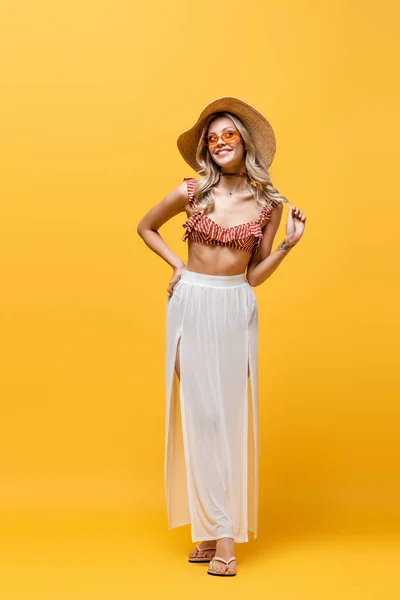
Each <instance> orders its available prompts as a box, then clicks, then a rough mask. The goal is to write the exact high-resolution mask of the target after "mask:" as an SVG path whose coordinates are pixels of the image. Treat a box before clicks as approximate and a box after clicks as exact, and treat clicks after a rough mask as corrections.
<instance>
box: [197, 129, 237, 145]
mask: <svg viewBox="0 0 400 600" xmlns="http://www.w3.org/2000/svg"><path fill="white" fill-rule="evenodd" d="M239 137H240V133H239V132H238V130H237V129H227V130H226V131H224V133H222V134H221V135H217V134H216V133H210V134H209V135H205V136H203V146H209V147H212V146H216V145H217V144H218V140H219V139H220V138H221V140H223V141H224V142H225V144H229V143H230V142H235V141H236V140H237V139H239Z"/></svg>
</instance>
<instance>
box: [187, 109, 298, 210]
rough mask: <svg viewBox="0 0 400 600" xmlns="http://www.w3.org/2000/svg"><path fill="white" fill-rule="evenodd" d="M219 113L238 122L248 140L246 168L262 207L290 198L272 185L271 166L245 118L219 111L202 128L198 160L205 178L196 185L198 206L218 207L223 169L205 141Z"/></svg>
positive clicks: (253, 191)
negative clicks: (216, 194)
mask: <svg viewBox="0 0 400 600" xmlns="http://www.w3.org/2000/svg"><path fill="white" fill-rule="evenodd" d="M216 117H229V118H230V119H232V121H233V122H234V124H235V126H236V128H237V130H238V131H239V133H240V135H241V136H242V139H243V141H244V146H245V148H246V149H247V150H245V162H246V171H247V175H248V177H249V179H250V185H249V189H250V191H251V192H252V194H253V196H254V198H255V200H256V205H257V207H258V208H260V209H261V208H263V207H264V206H266V205H268V204H270V203H271V201H272V200H275V201H276V200H278V201H283V202H286V203H287V204H289V205H290V202H289V200H288V199H287V198H285V196H281V194H280V193H279V192H278V190H277V189H276V188H275V187H274V186H273V185H272V182H271V178H270V175H269V172H268V168H267V166H266V164H265V163H264V161H263V159H262V157H261V156H260V154H259V152H258V149H257V147H256V144H255V142H254V139H253V138H252V136H251V134H250V132H249V130H248V129H247V127H246V126H245V125H244V124H243V122H242V121H241V120H240V119H239V117H237V116H236V115H234V114H232V113H230V112H216V113H213V114H212V115H210V116H209V117H208V119H207V120H206V121H205V123H204V127H203V129H202V131H201V136H200V140H199V143H198V146H197V150H196V160H197V162H198V163H199V165H200V166H201V170H200V174H202V175H201V179H200V180H199V181H198V182H197V184H196V188H195V201H196V206H197V207H198V209H199V210H200V211H201V210H203V209H204V210H208V209H213V208H214V199H213V196H212V189H213V187H214V186H215V185H216V184H217V183H218V181H219V178H220V173H221V169H220V167H219V166H218V165H217V164H216V163H215V162H214V160H213V159H212V157H211V155H210V152H209V150H208V148H207V146H204V145H203V143H202V139H203V137H204V136H205V135H206V133H207V130H208V126H209V125H210V123H211V121H213V120H214V119H215V118H216Z"/></svg>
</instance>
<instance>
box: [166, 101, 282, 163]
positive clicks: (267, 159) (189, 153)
mask: <svg viewBox="0 0 400 600" xmlns="http://www.w3.org/2000/svg"><path fill="white" fill-rule="evenodd" d="M224 111H228V112H231V113H233V114H234V115H236V116H237V117H239V119H240V120H241V121H242V122H243V124H244V125H245V126H246V127H247V129H248V130H249V132H250V135H251V136H252V138H253V140H254V143H255V145H256V147H257V150H258V152H259V154H260V156H261V158H262V160H263V162H264V163H265V165H266V167H267V168H268V167H269V166H270V165H271V163H272V161H273V159H274V156H275V152H276V139H275V134H274V131H273V129H272V126H271V124H270V123H269V121H267V119H266V118H265V117H264V116H263V115H262V114H261V113H260V112H259V111H258V110H256V109H255V108H254V107H253V106H251V105H250V104H248V103H247V102H244V101H243V100H239V98H234V97H232V96H222V97H221V98H216V99H215V100H213V101H212V102H210V103H209V104H207V105H206V106H205V107H204V108H203V110H202V111H201V113H200V115H199V117H198V119H197V121H196V123H195V124H194V125H193V126H192V127H191V128H190V129H188V130H187V131H184V132H183V133H181V135H180V136H179V137H178V139H177V146H178V149H179V152H180V153H181V155H182V157H183V158H184V160H185V161H186V162H187V163H188V164H189V165H190V166H191V167H192V168H193V169H194V171H196V172H197V173H199V172H200V171H201V166H200V165H199V163H198V162H197V160H196V151H197V146H198V144H199V141H200V135H201V131H202V129H203V126H204V123H205V121H206V119H207V118H208V117H209V116H210V115H211V114H213V113H215V112H224Z"/></svg>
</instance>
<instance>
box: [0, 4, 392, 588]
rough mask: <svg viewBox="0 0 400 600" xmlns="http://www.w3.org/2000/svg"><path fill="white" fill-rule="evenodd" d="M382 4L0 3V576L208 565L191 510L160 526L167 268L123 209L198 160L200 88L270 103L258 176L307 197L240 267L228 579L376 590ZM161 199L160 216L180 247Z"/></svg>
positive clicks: (385, 434) (384, 229)
mask: <svg viewBox="0 0 400 600" xmlns="http://www.w3.org/2000/svg"><path fill="white" fill-rule="evenodd" d="M398 13H399V10H398V6H397V4H396V3H395V2H388V1H383V2H380V3H378V4H377V3H373V2H361V1H353V2H348V1H347V0H341V1H339V2H334V3H332V2H327V1H324V2H317V1H316V0H314V1H310V0H308V1H307V0H303V1H299V0H297V1H296V0H284V1H281V2H270V1H267V2H262V1H261V0H249V1H248V2H247V3H243V2H238V1H237V0H231V1H230V2H211V1H210V0H206V1H204V2H193V3H189V2H183V1H175V2H169V3H164V2H145V3H143V4H140V5H139V4H136V3H133V2H128V1H122V0H114V1H113V2H111V0H103V1H101V0H100V1H99V0H97V1H94V0H92V1H85V0H84V1H82V0H80V1H79V2H77V1H75V0H70V1H69V2H65V1H64V2H63V1H59V2H50V1H49V0H47V1H44V0H38V1H37V2H29V1H27V0H21V1H16V2H3V3H2V6H1V18H0V51H1V56H2V60H1V67H0V97H1V101H0V105H1V110H0V122H1V150H0V152H1V155H0V159H1V165H0V169H1V177H0V190H1V215H0V228H1V236H0V239H1V242H0V243H1V256H0V261H1V288H2V291H1V299H0V303H1V304H0V306H1V311H0V315H1V323H0V326H1V339H2V353H1V354H2V355H1V390H0V391H1V398H2V416H1V436H0V453H1V466H0V520H1V523H0V525H1V530H2V540H3V541H2V544H1V549H0V552H1V556H0V559H1V560H0V562H1V564H2V565H3V567H4V576H3V575H2V578H1V583H0V588H4V590H2V591H4V593H3V594H2V595H3V597H4V598H5V599H6V598H7V600H9V599H11V598H28V597H29V598H36V597H37V598H45V597H46V598H47V597H49V598H52V599H53V600H59V599H64V598H68V599H70V598H72V597H74V598H78V597H79V598H81V597H82V598H96V600H97V599H100V598H113V599H114V598H119V599H122V598H128V597H131V596H132V595H135V594H136V593H138V589H139V587H138V586H143V589H142V590H141V592H140V593H141V596H143V597H160V598H161V597H162V598H169V597H171V598H172V597H174V598H175V597H180V594H181V595H182V597H187V596H188V594H189V593H190V595H191V597H196V595H197V594H198V595H199V597H200V594H204V593H205V592H206V593H208V590H207V588H206V586H211V585H216V582H218V580H217V579H216V578H210V577H206V575H205V571H206V568H207V566H206V565H191V564H189V563H187V559H186V554H187V553H188V552H189V551H190V550H191V548H192V547H193V544H192V543H191V538H190V527H189V526H185V527H181V528H178V529H174V530H172V531H167V529H166V527H167V524H166V513H165V503H164V488H163V458H164V456H163V453H164V418H165V415H164V402H165V398H164V343H165V331H164V327H165V308H166V299H167V294H166V288H167V284H168V281H169V278H170V277H171V276H172V269H171V267H170V266H169V265H168V264H167V263H165V262H164V261H163V260H162V259H160V257H158V256H157V255H156V254H154V253H153V252H151V250H150V249H149V248H148V247H147V246H146V245H145V244H144V243H143V241H142V240H141V238H139V236H138V235H137V233H136V226H137V223H138V221H139V220H140V219H141V217H142V216H143V215H144V214H145V213H146V212H147V211H148V210H149V209H150V208H151V206H153V205H154V204H155V203H157V202H159V201H160V200H161V199H162V198H163V196H164V195H165V194H166V193H167V192H168V191H169V190H170V189H172V188H173V187H175V186H176V185H178V184H179V183H180V182H181V181H182V179H183V177H188V176H196V173H195V172H193V171H192V170H191V168H190V167H189V166H188V165H187V164H186V163H185V162H184V161H183V159H182V157H181V156H180V154H179V152H178V150H177V147H176V139H177V137H178V135H179V134H180V133H181V132H182V131H184V130H186V129H188V128H189V127H190V126H191V125H192V124H193V123H194V122H195V120H196V119H197V116H198V114H199V112H200V110H201V109H202V108H203V106H204V105H205V104H207V103H208V102H210V101H211V100H213V99H214V98H216V97H219V96H223V95H233V96H237V97H239V98H241V99H243V100H245V101H247V102H249V103H250V104H252V105H254V106H255V107H256V108H257V109H258V110H259V111H261V112H262V113H263V114H264V115H265V116H266V117H267V118H268V119H269V120H270V122H271V124H272V126H273V128H274V130H275V134H276V137H277V153H276V156H275V160H274V162H273V164H272V167H271V176H272V181H273V182H274V184H275V186H276V187H277V188H278V190H279V191H280V192H281V193H282V194H283V195H285V196H286V197H287V198H288V199H289V201H290V202H291V203H292V204H293V205H294V206H298V207H300V209H301V210H302V211H303V212H304V214H305V215H306V216H307V224H306V229H305V234H304V237H303V238H302V240H301V241H300V243H299V244H298V246H296V247H295V248H294V249H293V250H292V251H291V252H290V254H289V255H288V256H287V257H286V258H285V259H284V261H283V263H282V264H281V266H280V267H279V268H278V270H277V271H276V272H275V273H274V274H273V275H272V276H271V278H270V279H268V280H267V281H266V282H265V283H264V284H263V285H262V286H260V287H257V288H255V293H256V296H257V300H258V305H259V316H260V317H259V335H260V345H259V371H260V373H259V377H260V379H259V386H260V390H259V391H260V436H261V457H260V459H261V473H260V475H261V490H260V528H259V537H258V539H257V540H255V541H254V542H253V541H251V542H250V543H249V544H244V545H243V544H240V545H237V546H236V556H237V557H238V577H236V578H235V579H234V580H233V581H235V584H234V585H236V586H239V587H236V588H235V590H233V589H232V588H230V589H231V593H233V594H235V593H238V594H239V593H240V594H241V593H244V591H246V593H248V592H250V593H256V587H257V586H263V588H262V589H263V595H264V594H265V595H270V597H274V598H282V599H283V598H296V599H297V598H301V597H303V596H304V597H307V598H308V599H313V598H316V599H320V598H338V597H339V596H341V597H347V596H348V597H349V598H352V599H354V598H358V597H360V598H363V599H364V600H365V598H370V597H371V598H376V597H378V596H377V595H376V594H379V597H382V598H383V597H385V598H389V597H391V595H392V594H393V597H397V596H396V593H395V588H396V586H397V585H398V581H396V579H395V561H394V559H393V563H392V562H391V557H393V556H394V554H393V552H394V549H395V548H396V543H397V542H396V539H397V538H396V535H398V534H399V530H400V489H399V487H400V486H399V467H398V465H399V412H400V411H399V390H400V386H399V349H398V339H399V333H400V331H399V329H400V328H399V314H398V306H399V294H398V290H399V283H398V281H399V269H398V256H399V252H398V226H399V218H400V214H399V213H400V211H399V186H398V160H399V151H398V143H399V119H398V111H399V108H398V107H399V83H398V60H399V48H398V17H399V14H398ZM286 215H287V208H286V206H285V210H284V214H283V219H282V223H281V227H280V229H279V232H278V234H277V237H276V241H275V244H274V247H276V246H277V245H278V243H279V242H280V241H281V240H282V238H283V236H284V231H285V221H286ZM183 220H184V215H180V216H178V217H176V218H174V219H173V220H171V221H170V222H168V223H167V224H166V225H164V226H163V228H162V229H161V230H160V233H161V235H162V236H163V238H164V239H165V241H166V242H167V243H168V245H169V246H170V247H171V248H172V249H173V250H174V251H175V252H176V253H177V254H178V255H179V256H180V257H182V258H183V259H184V260H186V252H187V249H186V245H185V244H184V243H183V242H181V240H180V238H181V236H182V235H183V229H182V222H183ZM345 539H346V540H348V542H347V543H348V545H346V544H345ZM350 540H351V541H350ZM371 540H372V541H371ZM328 541H329V543H328ZM378 549H379V551H378ZM375 552H376V553H377V554H379V557H380V560H382V562H381V563H379V566H377V562H376V557H374V560H373V561H372V558H371V557H372V554H373V553H375ZM383 557H385V560H384V561H383ZM140 559H141V560H140ZM368 560H370V561H371V565H372V564H373V565H374V567H375V570H374V569H373V568H370V567H369V566H368V564H369V563H368ZM351 561H354V563H353V562H351ZM391 566H393V569H392V568H391ZM333 572H334V574H335V577H336V586H332V581H331V579H332V577H333ZM201 582H203V586H202V585H201ZM197 585H198V587H195V586H197ZM242 586H243V587H242ZM244 586H246V588H245V587H244ZM213 591H216V590H215V588H214V587H213V588H212V590H211V589H210V592H213Z"/></svg>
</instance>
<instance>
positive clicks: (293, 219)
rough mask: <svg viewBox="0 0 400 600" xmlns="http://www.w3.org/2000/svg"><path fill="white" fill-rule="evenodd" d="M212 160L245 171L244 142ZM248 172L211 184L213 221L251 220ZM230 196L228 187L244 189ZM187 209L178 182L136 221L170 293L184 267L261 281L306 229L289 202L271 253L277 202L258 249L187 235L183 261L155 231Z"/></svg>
mask: <svg viewBox="0 0 400 600" xmlns="http://www.w3.org/2000/svg"><path fill="white" fill-rule="evenodd" d="M227 128H229V129H235V130H236V126H235V124H234V123H233V121H232V120H231V119H230V118H229V117H225V116H221V117H217V118H215V119H214V120H213V121H212V122H211V123H210V124H209V127H208V130H207V133H216V134H217V135H221V134H222V133H223V131H224V130H226V129H227ZM222 149H229V152H228V153H226V154H224V155H222V154H219V151H220V150H222ZM209 152H210V153H211V156H212V158H213V160H214V161H215V162H216V163H217V164H218V165H219V166H220V168H221V171H222V172H225V173H237V172H240V171H245V170H246V164H245V146H244V141H243V139H242V137H241V136H239V139H238V140H237V141H235V142H233V141H232V142H229V143H225V142H224V141H223V140H222V138H219V139H218V143H217V145H216V146H214V147H210V148H209ZM247 182H248V179H247V177H243V176H237V177H224V176H221V177H220V180H219V181H218V183H217V184H216V186H215V187H214V188H213V195H214V200H215V206H214V209H213V210H212V212H209V213H207V214H208V217H209V218H211V219H212V220H214V221H215V222H216V223H218V224H219V225H221V226H222V227H232V226H233V225H238V224H239V223H247V222H249V221H255V220H257V219H258V217H259V213H260V209H259V208H258V207H257V206H256V203H255V199H254V197H253V195H252V193H251V191H250V185H249V184H247ZM246 185H247V188H248V189H244V190H243V191H240V192H238V193H235V194H234V195H232V196H230V195H229V192H236V191H238V190H242V188H244V187H245V186H246ZM182 212H185V213H186V215H187V217H190V215H191V214H192V208H191V206H190V204H189V201H188V196H187V187H186V183H185V181H182V182H181V183H180V184H179V185H178V186H177V187H176V188H174V189H173V190H171V191H170V192H168V193H167V195H166V196H165V197H164V198H163V199H162V201H161V202H159V203H158V204H156V205H155V206H153V207H152V208H151V209H150V210H149V211H148V212H147V213H146V215H145V216H144V217H143V218H142V219H141V221H140V222H139V224H138V227H137V232H138V234H139V235H140V236H141V237H142V239H143V240H144V242H145V243H146V244H147V245H148V246H149V247H150V248H151V249H152V250H153V251H154V252H156V254H158V255H159V256H161V257H162V258H163V259H164V260H165V261H166V262H168V264H170V265H171V266H172V268H173V274H172V277H171V279H170V282H169V284H168V288H167V292H168V294H170V296H172V294H173V288H174V286H175V284H176V283H177V282H178V281H179V279H180V278H181V274H182V269H184V268H185V269H187V270H189V271H195V272H197V273H205V274H208V275H237V274H239V273H244V272H245V271H246V269H247V271H246V278H247V281H248V283H249V284H250V285H252V286H256V285H261V283H263V282H264V281H265V280H266V279H267V278H268V277H270V275H271V274H272V273H273V272H274V271H275V270H276V269H277V267H278V266H279V264H280V263H281V262H282V260H283V258H284V257H285V256H286V255H287V254H288V252H289V251H290V250H291V248H293V246H295V244H297V242H298V241H299V240H300V238H301V236H302V235H303V232H304V227H305V222H306V217H305V216H304V215H303V213H302V212H301V211H300V210H299V209H298V208H296V207H295V206H290V208H289V211H288V215H287V220H286V235H285V237H284V239H283V240H282V242H281V243H280V244H279V246H278V247H277V249H276V250H275V251H274V252H272V253H271V250H272V245H273V242H274V239H275V235H276V232H277V230H278V227H279V224H280V221H281V217H282V212H283V206H282V204H279V205H278V206H276V207H275V208H274V209H273V210H272V213H271V219H270V221H268V223H266V224H265V225H264V227H263V234H264V235H263V238H262V241H261V246H260V249H259V251H258V252H257V253H256V254H254V255H252V254H251V253H250V252H245V251H243V250H239V249H236V248H229V247H228V246H211V245H207V244H202V243H200V242H193V241H192V240H190V239H188V261H187V264H186V265H185V264H184V262H183V261H182V260H181V259H180V258H179V257H178V256H177V255H176V254H175V253H173V252H172V250H171V249H170V248H169V247H168V246H167V245H166V243H165V242H164V240H163V239H162V237H161V236H160V234H159V233H158V230H159V229H160V227H161V226H162V225H163V224H164V223H166V222H167V221H168V220H169V219H171V218H172V217H174V216H176V215H178V214H179V213H182ZM179 346H180V340H179V343H178V346H177V352H176V361H175V370H176V373H177V375H178V377H179V378H180V363H179ZM198 545H199V547H200V548H202V547H210V546H213V547H214V548H216V554H217V555H218V556H221V557H222V558H224V559H225V560H227V559H228V558H230V557H231V556H234V554H235V552H234V542H233V538H221V539H219V540H216V543H215V540H210V541H205V542H201V543H199V544H198ZM213 554H215V552H213V551H203V552H202V553H201V552H200V553H199V552H198V551H197V550H193V551H192V552H191V553H190V554H189V556H190V557H211V556H213ZM212 567H213V569H212V570H213V572H224V571H225V569H226V568H227V567H226V565H225V564H224V563H222V562H220V561H215V562H214V563H213V565H212ZM229 569H232V570H236V562H234V561H232V562H231V563H230V564H229Z"/></svg>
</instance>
